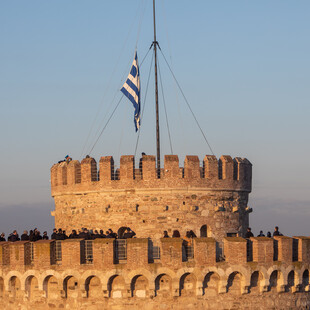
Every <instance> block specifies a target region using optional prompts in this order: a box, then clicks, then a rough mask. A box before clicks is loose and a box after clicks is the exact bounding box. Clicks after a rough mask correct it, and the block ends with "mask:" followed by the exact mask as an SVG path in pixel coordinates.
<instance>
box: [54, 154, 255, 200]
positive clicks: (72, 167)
mask: <svg viewBox="0 0 310 310" xmlns="http://www.w3.org/2000/svg"><path fill="white" fill-rule="evenodd" d="M251 179H252V165H251V163H250V162H249V161H248V160H247V159H245V158H240V157H236V158H234V159H232V158H231V157H230V156H228V155H225V156H221V157H220V159H219V160H217V158H216V157H215V156H213V155H206V156H205V158H204V160H203V164H202V166H200V162H199V158H198V156H186V158H185V161H184V167H180V166H179V158H178V156H177V155H165V160H164V168H162V169H160V171H157V169H156V161H155V156H152V155H144V156H143V157H142V158H141V161H140V164H139V167H138V168H136V167H135V160H134V156H132V155H124V156H121V159H120V168H115V166H114V160H113V157H112V156H104V157H101V158H100V161H99V170H98V168H97V163H96V161H95V159H94V158H84V159H83V160H82V161H81V163H80V162H79V161H78V160H72V161H71V162H69V163H67V162H61V163H58V164H55V165H53V166H52V168H51V187H52V196H56V195H58V194H61V193H65V192H87V191H100V190H105V189H109V190H113V189H115V190H121V189H125V190H130V189H133V188H134V189H135V190H139V189H141V190H143V189H147V188H167V189H169V188H188V187H191V188H203V189H212V190H216V189H219V190H235V191H245V192H250V191H251Z"/></svg>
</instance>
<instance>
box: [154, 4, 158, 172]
mask: <svg viewBox="0 0 310 310" xmlns="http://www.w3.org/2000/svg"><path fill="white" fill-rule="evenodd" d="M153 20H154V41H153V47H154V56H155V105H156V146H157V176H158V177H159V176H160V139H159V108H158V82H157V48H156V47H157V44H158V42H157V41H156V23H155V0H153Z"/></svg>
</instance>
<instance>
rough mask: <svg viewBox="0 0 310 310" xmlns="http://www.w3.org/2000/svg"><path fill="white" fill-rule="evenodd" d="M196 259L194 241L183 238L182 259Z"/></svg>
mask: <svg viewBox="0 0 310 310" xmlns="http://www.w3.org/2000/svg"><path fill="white" fill-rule="evenodd" d="M191 259H194V243H193V241H192V240H190V241H186V240H183V244H182V260H183V261H184V262H185V261H188V260H191Z"/></svg>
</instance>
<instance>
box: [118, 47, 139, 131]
mask: <svg viewBox="0 0 310 310" xmlns="http://www.w3.org/2000/svg"><path fill="white" fill-rule="evenodd" d="M121 92H122V93H123V94H124V95H125V96H126V97H127V98H128V99H129V100H130V101H131V102H132V104H133V107H134V109H135V118H134V122H135V126H136V131H138V129H139V128H140V107H141V105H140V72H139V66H138V56H137V51H136V53H135V58H134V60H133V63H132V66H131V69H130V72H129V75H128V77H127V81H126V82H125V83H124V85H123V87H122V89H121Z"/></svg>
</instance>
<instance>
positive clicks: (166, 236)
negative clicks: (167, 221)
mask: <svg viewBox="0 0 310 310" xmlns="http://www.w3.org/2000/svg"><path fill="white" fill-rule="evenodd" d="M163 238H170V237H169V235H168V231H167V230H164V236H163Z"/></svg>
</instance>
